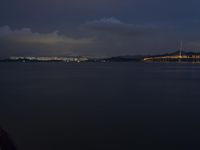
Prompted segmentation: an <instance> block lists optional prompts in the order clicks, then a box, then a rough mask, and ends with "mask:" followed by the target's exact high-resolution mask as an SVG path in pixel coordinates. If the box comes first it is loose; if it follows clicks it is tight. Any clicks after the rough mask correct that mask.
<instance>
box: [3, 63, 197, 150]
mask: <svg viewBox="0 0 200 150" xmlns="http://www.w3.org/2000/svg"><path fill="white" fill-rule="evenodd" d="M199 89H200V65H199V64H173V63H166V64H159V63H154V64H153V63H149V64H148V63H146V64H145V63H80V64H64V63H0V125H1V126H2V127H3V128H4V129H6V130H7V131H8V132H9V134H10V135H11V137H12V138H13V140H14V141H15V143H16V145H17V147H18V149H19V150H59V149H64V150H82V149H88V150H90V149H91V150H118V149H120V150H128V149H136V150H138V149H150V148H154V149H162V150H163V149H167V150H169V149H170V150H171V149H176V150H177V149H181V150H182V149H199V147H198V144H199V140H200V92H199Z"/></svg>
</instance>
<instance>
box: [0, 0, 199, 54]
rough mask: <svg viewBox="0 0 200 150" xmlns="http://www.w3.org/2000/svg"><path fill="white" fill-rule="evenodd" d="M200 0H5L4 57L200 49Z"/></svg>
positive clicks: (1, 12)
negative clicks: (182, 48)
mask: <svg viewBox="0 0 200 150" xmlns="http://www.w3.org/2000/svg"><path fill="white" fill-rule="evenodd" d="M199 8H200V1H199V0H1V1H0V18H1V21H0V56H1V57H6V56H13V55H15V56H27V55H28V56H55V55H56V56H65V55H84V56H116V55H135V54H155V53H165V52H171V51H175V50H177V49H178V47H179V42H180V40H183V43H184V49H185V50H191V51H198V50H200V9H199Z"/></svg>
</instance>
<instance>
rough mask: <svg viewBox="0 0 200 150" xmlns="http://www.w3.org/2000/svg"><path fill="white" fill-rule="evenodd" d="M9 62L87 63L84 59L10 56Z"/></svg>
mask: <svg viewBox="0 0 200 150" xmlns="http://www.w3.org/2000/svg"><path fill="white" fill-rule="evenodd" d="M9 59H10V60H30V61H64V62H83V61H87V60H88V58H86V57H70V56H69V57H30V56H27V57H21V56H20V57H16V56H12V57H10V58H9Z"/></svg>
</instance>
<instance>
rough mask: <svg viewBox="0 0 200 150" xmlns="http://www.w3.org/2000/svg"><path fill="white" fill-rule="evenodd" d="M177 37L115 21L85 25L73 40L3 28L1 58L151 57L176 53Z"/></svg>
mask: <svg viewBox="0 0 200 150" xmlns="http://www.w3.org/2000/svg"><path fill="white" fill-rule="evenodd" d="M177 35H178V34H177V32H174V30H171V29H167V28H163V27H159V26H155V25H147V24H145V25H141V24H140V25H138V24H131V23H126V22H123V21H121V20H119V19H116V18H113V17H111V18H101V19H96V20H92V21H87V22H85V23H82V24H81V25H80V26H79V27H78V28H75V29H74V32H73V33H72V34H70V36H69V35H66V34H64V33H62V34H60V33H59V31H53V32H49V33H40V32H33V31H32V30H31V29H30V28H21V29H11V28H10V27H9V26H2V27H0V51H1V56H11V55H37V56H38V55H40V56H41V55H45V56H49V55H59V56H60V55H86V56H113V55H127V54H130V55H133V54H144V53H148V54H149V53H156V52H160V51H161V50H166V51H167V50H168V51H172V50H176V49H177V48H178V42H179V40H180V37H179V36H177ZM181 40H184V39H181ZM189 42H190V43H192V42H191V41H189ZM193 45H194V44H193ZM196 45H198V44H196ZM163 47H165V49H163ZM166 51H163V52H166Z"/></svg>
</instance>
